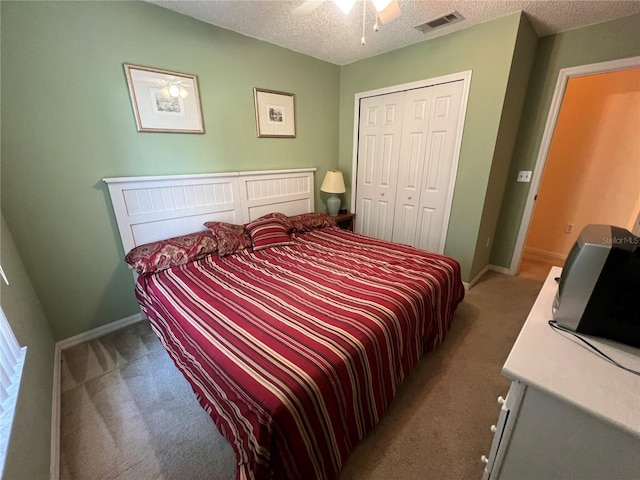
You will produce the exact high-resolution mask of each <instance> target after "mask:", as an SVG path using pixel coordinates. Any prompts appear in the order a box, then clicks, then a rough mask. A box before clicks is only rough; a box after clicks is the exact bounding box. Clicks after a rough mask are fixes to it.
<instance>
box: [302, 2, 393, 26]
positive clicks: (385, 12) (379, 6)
mask: <svg viewBox="0 0 640 480" xmlns="http://www.w3.org/2000/svg"><path fill="white" fill-rule="evenodd" d="M325 1H326V0H307V1H306V2H304V3H303V4H302V5H300V6H299V7H298V8H296V9H295V10H294V11H293V12H292V13H293V15H300V16H303V15H308V14H310V13H311V12H313V11H314V10H315V9H316V8H318V7H319V6H320V5H322V4H323V3H324V2H325ZM363 1H366V0H363ZM333 3H335V4H336V5H337V6H338V7H339V8H340V10H342V11H343V12H344V13H345V15H346V14H348V13H349V12H350V11H351V9H352V8H353V5H354V4H355V3H356V0H333ZM371 3H373V6H374V8H375V9H376V12H377V13H378V18H380V21H381V22H382V23H389V22H391V21H392V20H395V19H396V18H398V17H399V16H400V14H401V13H402V12H401V11H400V5H398V0H371Z"/></svg>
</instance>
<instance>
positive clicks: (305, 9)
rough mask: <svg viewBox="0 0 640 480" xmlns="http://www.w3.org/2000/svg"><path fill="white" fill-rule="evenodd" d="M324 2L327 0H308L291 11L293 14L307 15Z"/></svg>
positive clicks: (297, 15)
mask: <svg viewBox="0 0 640 480" xmlns="http://www.w3.org/2000/svg"><path fill="white" fill-rule="evenodd" d="M324 2H325V0H307V1H306V2H304V3H303V4H302V5H300V6H299V7H297V8H296V9H295V10H293V12H291V15H294V16H296V17H303V16H305V15H309V14H310V13H311V12H313V11H314V10H315V9H316V8H318V7H319V6H320V5H322V4H323V3H324Z"/></svg>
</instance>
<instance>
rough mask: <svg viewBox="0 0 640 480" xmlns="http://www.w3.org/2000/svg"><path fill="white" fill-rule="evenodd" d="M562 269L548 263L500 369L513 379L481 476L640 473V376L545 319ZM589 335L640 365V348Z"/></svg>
mask: <svg viewBox="0 0 640 480" xmlns="http://www.w3.org/2000/svg"><path fill="white" fill-rule="evenodd" d="M561 271H562V270H561V269H560V268H559V267H554V268H552V269H551V272H550V273H549V276H548V277H547V280H546V282H545V283H544V285H543V287H542V290H541V291H540V294H539V295H538V299H537V300H536V303H535V304H534V305H533V308H532V309H531V312H530V313H529V316H528V318H527V321H526V323H525V324H524V326H523V327H522V331H521V332H520V335H519V336H518V339H517V340H516V342H515V344H514V346H513V349H512V350H511V353H510V354H509V357H508V358H507V361H506V362H505V364H504V367H503V369H502V374H503V375H504V376H506V377H508V378H509V379H511V380H512V383H511V388H510V389H509V393H508V394H507V396H506V397H505V398H504V399H503V398H502V397H499V398H498V403H499V404H500V413H499V416H498V421H497V423H496V425H492V426H491V430H492V431H494V432H495V436H494V439H493V443H492V446H491V451H490V452H489V454H488V455H487V456H483V457H482V461H483V462H485V470H484V475H483V480H489V479H490V480H495V479H503V480H560V479H562V480H571V479H575V480H588V479H593V480H616V479H620V480H634V479H640V376H637V375H633V374H632V373H629V372H626V371H624V370H622V369H620V368H618V367H616V366H614V365H612V364H611V363H609V362H607V361H606V360H604V359H602V358H601V357H599V356H597V355H595V354H594V353H592V352H591V351H590V350H589V349H587V347H586V345H584V344H583V343H582V342H580V341H579V340H577V339H576V338H574V337H572V336H571V335H569V334H565V333H560V332H557V331H556V330H554V329H552V328H551V327H550V326H549V325H548V323H547V322H548V320H550V319H551V318H552V314H551V305H552V303H553V299H554V297H555V294H556V291H557V288H558V287H557V282H556V281H555V280H554V278H556V277H559V276H560V273H561ZM639 294H640V292H639ZM585 338H586V337H585ZM588 339H589V341H590V342H591V343H593V344H594V345H595V346H597V347H598V348H599V349H601V350H602V351H603V352H605V353H606V354H607V355H609V356H610V357H612V358H614V359H615V360H616V361H618V362H619V363H621V364H623V365H625V366H627V367H629V368H632V369H634V370H637V371H640V350H638V349H636V348H633V347H630V346H626V345H622V344H620V343H617V342H613V341H609V340H606V339H601V338H598V339H596V338H594V337H589V338H588ZM487 428H489V427H488V426H487Z"/></svg>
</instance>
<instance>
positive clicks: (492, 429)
mask: <svg viewBox="0 0 640 480" xmlns="http://www.w3.org/2000/svg"><path fill="white" fill-rule="evenodd" d="M489 430H491V431H492V432H493V433H496V432H497V431H498V429H497V428H496V426H495V425H491V427H490V428H489Z"/></svg>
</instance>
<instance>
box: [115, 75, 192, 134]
mask: <svg viewBox="0 0 640 480" xmlns="http://www.w3.org/2000/svg"><path fill="white" fill-rule="evenodd" d="M124 72H125V75H126V77H127V84H128V85H129V95H130V96H131V103H132V105H133V111H134V113H135V117H136V126H137V127H138V131H139V132H173V133H204V125H203V122H202V110H201V108H200V92H199V91H198V78H197V77H196V76H195V75H188V74H186V73H178V72H171V71H169V70H159V69H157V68H150V67H142V66H140V65H131V64H128V63H125V64H124Z"/></svg>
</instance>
